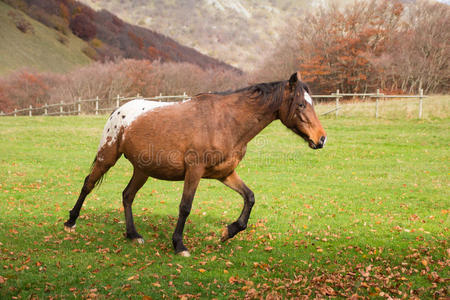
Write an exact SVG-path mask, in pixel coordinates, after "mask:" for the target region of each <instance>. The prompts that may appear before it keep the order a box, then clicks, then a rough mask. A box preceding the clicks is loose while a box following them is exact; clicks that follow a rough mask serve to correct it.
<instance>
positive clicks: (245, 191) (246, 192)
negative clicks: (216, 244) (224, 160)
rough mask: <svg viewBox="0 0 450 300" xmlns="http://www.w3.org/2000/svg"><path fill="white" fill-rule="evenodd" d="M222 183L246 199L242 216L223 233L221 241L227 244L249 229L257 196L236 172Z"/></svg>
mask: <svg viewBox="0 0 450 300" xmlns="http://www.w3.org/2000/svg"><path fill="white" fill-rule="evenodd" d="M220 181H221V182H222V183H224V184H225V185H226V186H228V187H230V188H232V189H233V190H235V191H236V192H238V193H239V194H241V196H242V197H243V198H244V208H243V209H242V212H241V215H240V216H239V218H238V219H237V221H236V222H233V223H231V224H230V225H228V226H227V228H225V230H224V231H223V233H222V238H221V241H222V242H225V241H226V240H228V239H230V238H232V237H234V236H235V235H236V234H237V233H238V232H240V231H242V230H244V229H245V228H247V223H248V219H249V217H250V213H251V211H252V207H253V205H254V204H255V196H254V194H253V192H252V190H250V189H249V188H248V186H246V185H245V183H244V182H243V181H242V179H241V178H240V177H239V176H238V174H237V173H236V171H233V173H231V175H229V176H228V177H226V178H223V179H221V180H220Z"/></svg>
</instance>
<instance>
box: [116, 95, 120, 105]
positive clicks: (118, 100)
mask: <svg viewBox="0 0 450 300" xmlns="http://www.w3.org/2000/svg"><path fill="white" fill-rule="evenodd" d="M119 106H120V95H119V94H117V100H116V108H118V107H119Z"/></svg>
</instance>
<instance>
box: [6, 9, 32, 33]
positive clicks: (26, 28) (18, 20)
mask: <svg viewBox="0 0 450 300" xmlns="http://www.w3.org/2000/svg"><path fill="white" fill-rule="evenodd" d="M8 16H9V17H11V18H12V20H13V22H14V24H15V25H16V27H17V29H19V30H20V31H22V32H23V33H27V32H31V33H34V28H33V25H31V23H30V22H28V21H27V20H26V19H25V18H24V16H22V15H21V14H20V13H16V12H14V11H12V10H11V11H9V12H8Z"/></svg>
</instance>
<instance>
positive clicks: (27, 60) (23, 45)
mask: <svg viewBox="0 0 450 300" xmlns="http://www.w3.org/2000/svg"><path fill="white" fill-rule="evenodd" d="M15 20H17V21H22V22H24V21H25V22H24V23H25V24H29V25H28V31H27V32H26V33H24V32H22V31H20V30H19V29H18V28H17V27H16V24H15V22H16V21H15ZM23 20H24V21H23ZM0 40H1V41H2V42H1V43H0V75H5V74H8V73H10V72H12V71H14V70H17V69H21V68H25V67H26V68H33V69H35V70H38V71H52V72H67V71H70V70H72V69H74V68H75V67H77V66H80V65H85V64H88V63H89V62H91V59H89V58H88V57H87V56H86V55H85V54H84V53H83V51H82V49H83V48H84V47H86V46H87V44H86V42H84V41H83V40H81V39H80V38H78V37H76V36H74V35H73V34H71V33H68V34H67V36H62V35H61V33H59V32H58V31H56V30H54V29H51V28H49V27H47V26H45V25H43V24H41V23H40V22H37V21H35V20H33V19H32V18H30V17H28V16H27V15H25V14H24V13H22V12H21V11H19V10H17V9H14V8H12V7H11V6H9V5H7V4H5V3H3V2H1V1H0ZM61 41H63V42H61Z"/></svg>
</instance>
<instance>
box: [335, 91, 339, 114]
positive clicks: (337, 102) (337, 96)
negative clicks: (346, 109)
mask: <svg viewBox="0 0 450 300" xmlns="http://www.w3.org/2000/svg"><path fill="white" fill-rule="evenodd" d="M338 112H339V89H337V90H336V112H335V115H336V118H337V117H338Z"/></svg>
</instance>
